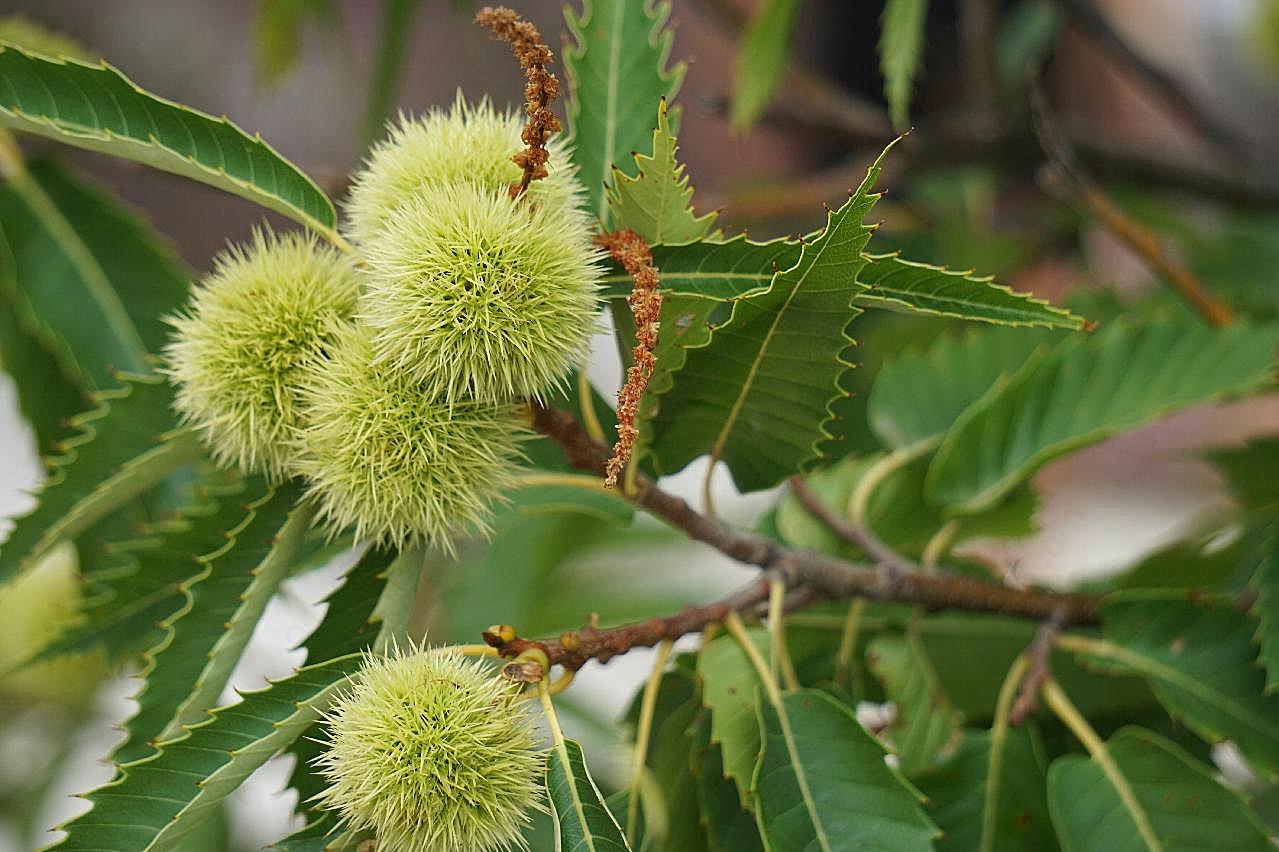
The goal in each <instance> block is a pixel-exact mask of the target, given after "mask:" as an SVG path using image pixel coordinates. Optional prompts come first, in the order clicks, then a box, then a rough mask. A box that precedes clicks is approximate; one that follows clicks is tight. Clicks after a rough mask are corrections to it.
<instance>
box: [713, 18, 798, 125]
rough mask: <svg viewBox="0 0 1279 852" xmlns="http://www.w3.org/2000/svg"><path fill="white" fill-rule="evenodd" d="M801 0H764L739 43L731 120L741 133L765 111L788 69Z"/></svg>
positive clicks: (747, 25)
mask: <svg viewBox="0 0 1279 852" xmlns="http://www.w3.org/2000/svg"><path fill="white" fill-rule="evenodd" d="M801 5H802V4H801V3H800V0H761V2H760V3H759V5H758V6H757V7H756V9H755V13H754V14H753V15H752V16H751V19H750V20H749V21H748V22H747V24H746V29H745V31H744V32H743V33H742V38H741V42H740V43H739V44H738V47H737V61H736V64H735V65H734V70H733V98H732V103H731V104H730V105H729V113H728V117H729V121H730V123H731V124H732V125H733V129H734V130H736V131H737V132H739V133H741V132H744V131H746V130H749V129H750V127H751V125H753V124H754V123H755V122H756V121H757V120H758V119H759V117H760V115H762V114H763V112H764V109H765V108H766V107H767V106H768V104H769V101H771V100H772V99H773V94H774V93H775V92H776V91H777V88H778V87H779V86H780V85H781V83H782V77H783V76H784V75H785V73H786V59H787V54H788V53H789V52H790V41H791V34H792V32H793V31H794V29H795V21H796V19H797V18H798V17H799V10H800V6H801Z"/></svg>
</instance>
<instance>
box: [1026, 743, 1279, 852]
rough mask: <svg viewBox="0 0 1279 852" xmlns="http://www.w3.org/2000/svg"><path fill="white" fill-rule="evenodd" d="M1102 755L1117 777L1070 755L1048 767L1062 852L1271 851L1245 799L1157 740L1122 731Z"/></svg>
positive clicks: (1051, 804) (1050, 798) (1050, 801)
mask: <svg viewBox="0 0 1279 852" xmlns="http://www.w3.org/2000/svg"><path fill="white" fill-rule="evenodd" d="M1106 753H1107V754H1108V755H1109V757H1110V759H1111V760H1112V761H1113V763H1114V767H1115V769H1116V770H1117V773H1118V777H1116V776H1114V775H1112V774H1109V773H1107V772H1106V771H1105V769H1104V768H1103V767H1102V766H1101V765H1100V764H1099V763H1098V762H1097V761H1095V760H1090V759H1088V758H1086V757H1084V756H1082V755H1074V754H1071V755H1064V756H1062V757H1059V758H1057V760H1055V761H1053V764H1052V766H1051V767H1049V769H1048V805H1049V809H1050V810H1051V812H1052V820H1053V824H1054V825H1055V826H1056V827H1057V834H1058V836H1059V838H1060V840H1061V845H1062V848H1063V849H1065V850H1066V852H1074V851H1075V850H1079V852H1084V850H1092V849H1113V850H1141V849H1146V850H1150V852H1163V850H1173V849H1230V850H1232V852H1233V850H1257V852H1262V850H1273V849H1274V844H1273V843H1271V841H1270V839H1269V838H1268V837H1267V836H1266V831H1265V829H1263V828H1262V826H1261V823H1260V821H1259V820H1258V819H1257V817H1256V815H1254V814H1253V813H1252V812H1251V811H1250V810H1249V809H1248V806H1247V805H1245V804H1244V802H1243V800H1242V799H1240V798H1239V797H1238V796H1237V795H1236V794H1234V793H1232V792H1231V791H1229V790H1227V789H1226V788H1225V787H1223V786H1221V785H1220V784H1219V783H1217V781H1216V780H1215V779H1214V778H1213V776H1212V774H1211V773H1210V771H1209V770H1208V768H1207V767H1204V766H1202V765H1200V764H1199V763H1197V762H1196V761H1195V760H1194V759H1193V758H1192V757H1191V756H1190V755H1188V754H1186V753H1185V752H1184V751H1182V750H1181V749H1180V748H1179V747H1177V746H1176V745H1175V744H1173V743H1171V742H1169V741H1168V740H1165V739H1164V738H1163V737H1160V736H1157V735H1155V734H1153V733H1151V732H1150V731H1145V730H1142V729H1141V728H1124V729H1123V730H1121V731H1119V733H1117V734H1115V735H1114V736H1113V737H1111V738H1110V740H1109V742H1107V743H1106ZM1125 788H1126V789H1125Z"/></svg>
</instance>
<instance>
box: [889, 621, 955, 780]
mask: <svg viewBox="0 0 1279 852" xmlns="http://www.w3.org/2000/svg"><path fill="white" fill-rule="evenodd" d="M866 662H867V664H868V665H869V666H870V669H871V671H872V672H874V673H875V676H876V677H877V678H878V679H879V680H880V682H881V683H882V684H883V685H884V692H885V694H886V695H887V696H888V699H889V700H890V701H892V702H893V704H894V705H896V708H897V712H896V715H895V716H894V717H893V721H892V723H891V724H890V725H889V728H888V731H889V736H890V738H891V739H892V742H893V750H894V752H895V753H896V754H897V759H898V761H899V764H898V765H899V767H900V768H901V771H902V772H904V773H905V774H907V775H914V774H915V773H916V772H919V771H921V770H924V769H927V768H928V767H930V766H932V765H933V764H934V763H935V762H936V760H937V758H938V756H939V755H940V754H941V753H942V752H943V751H944V750H945V749H946V748H947V747H949V746H953V745H954V744H955V742H956V738H957V737H958V736H959V731H960V727H959V726H960V721H961V717H960V714H959V712H958V711H956V710H955V708H954V706H953V705H952V704H951V703H950V698H949V697H948V696H947V695H946V692H945V690H944V689H943V688H942V685H941V682H940V681H939V680H938V678H937V672H936V671H935V670H934V669H933V663H932V660H930V659H929V657H928V652H927V651H926V650H925V649H924V645H923V643H922V642H921V641H920V638H919V634H918V631H917V629H912V630H909V631H907V633H906V635H905V636H894V635H891V634H887V633H881V634H880V635H879V636H876V637H875V638H874V639H873V640H871V642H870V644H869V645H868V646H867V648H866Z"/></svg>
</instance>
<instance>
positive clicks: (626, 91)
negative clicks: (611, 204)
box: [564, 0, 684, 225]
mask: <svg viewBox="0 0 1279 852" xmlns="http://www.w3.org/2000/svg"><path fill="white" fill-rule="evenodd" d="M670 13H671V4H670V2H669V0H582V11H581V12H580V13H574V11H573V9H572V8H571V7H569V8H566V9H565V11H564V18H565V20H566V21H567V23H568V30H569V33H571V34H572V37H573V44H571V45H570V46H569V47H568V48H567V49H566V50H565V51H564V67H565V68H566V69H567V71H568V79H569V85H570V89H569V98H568V106H567V112H568V126H569V133H570V135H571V136H572V139H573V162H574V163H576V164H577V169H578V176H579V177H580V178H581V179H582V184H583V185H584V186H585V187H586V198H587V209H589V210H591V211H592V212H594V213H596V214H598V216H599V219H600V221H601V222H603V223H604V224H605V225H609V224H610V223H611V222H612V217H611V215H610V214H609V212H608V196H607V194H606V193H605V187H606V186H607V185H608V180H609V175H610V174H611V173H612V170H613V167H614V166H617V167H619V168H620V169H621V170H622V171H623V172H625V173H626V174H633V171H632V169H633V166H629V165H627V164H626V163H625V162H624V160H625V159H626V157H627V155H628V154H629V153H630V152H632V151H640V150H643V149H644V146H645V145H647V144H648V142H649V140H650V136H649V134H650V133H651V132H652V130H653V111H654V110H655V109H657V105H658V102H659V101H661V99H662V98H666V99H667V101H670V100H672V99H674V97H675V93H676V92H677V91H678V90H679V86H680V83H681V82H682V81H683V79H684V65H683V64H677V65H675V66H674V67H673V68H667V65H666V63H667V59H668V57H669V56H670V52H671V39H672V37H673V36H672V33H671V30H670V29H669V28H668V27H667V25H666V23H667V18H669V17H670Z"/></svg>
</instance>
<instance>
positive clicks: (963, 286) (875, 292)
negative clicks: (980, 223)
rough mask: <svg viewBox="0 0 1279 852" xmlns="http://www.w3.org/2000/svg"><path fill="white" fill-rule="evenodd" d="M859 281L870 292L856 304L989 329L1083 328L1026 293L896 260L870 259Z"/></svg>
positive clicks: (894, 257)
mask: <svg viewBox="0 0 1279 852" xmlns="http://www.w3.org/2000/svg"><path fill="white" fill-rule="evenodd" d="M857 279H858V280H859V281H860V282H861V283H862V284H865V285H866V287H867V288H868V289H867V290H866V292H864V293H859V294H858V295H857V297H856V299H855V301H856V303H857V304H858V305H860V306H861V307H863V308H874V307H880V308H887V309H889V310H903V311H907V312H916V313H923V314H931V315H933V316H939V317H953V318H956V319H967V320H978V321H981V322H988V323H991V324H993V325H1011V326H1039V327H1043V328H1071V329H1076V330H1078V329H1080V328H1083V325H1084V321H1083V319H1082V318H1080V317H1077V316H1075V315H1074V314H1072V313H1070V311H1067V310H1064V309H1062V308H1056V307H1053V306H1052V305H1050V304H1049V303H1048V302H1045V301H1043V300H1041V299H1036V298H1034V297H1033V296H1030V295H1028V294H1026V293H1018V292H1016V291H1014V290H1012V289H1010V288H1008V287H1004V286H1002V285H999V284H996V283H995V282H994V279H993V278H990V277H985V278H983V277H979V276H976V275H973V274H972V273H971V272H960V271H955V270H951V269H946V268H945V267H941V266H930V265H928V264H926V263H915V262H914V261H909V260H903V259H902V258H900V257H898V256H897V255H891V254H890V255H868V256H867V262H866V265H865V266H864V267H863V268H862V271H861V272H860V273H859V274H858V276H857Z"/></svg>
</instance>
